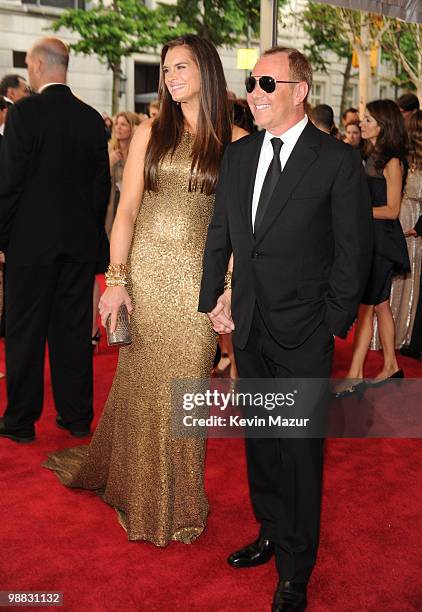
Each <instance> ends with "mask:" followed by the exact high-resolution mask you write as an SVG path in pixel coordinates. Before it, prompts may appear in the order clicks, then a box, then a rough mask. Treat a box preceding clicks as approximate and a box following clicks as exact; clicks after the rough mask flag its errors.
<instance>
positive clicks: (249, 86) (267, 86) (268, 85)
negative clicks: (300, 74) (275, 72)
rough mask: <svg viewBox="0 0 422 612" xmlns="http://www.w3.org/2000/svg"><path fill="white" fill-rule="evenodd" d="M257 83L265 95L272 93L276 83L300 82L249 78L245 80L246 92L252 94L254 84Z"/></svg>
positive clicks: (267, 77) (261, 77) (266, 77)
mask: <svg viewBox="0 0 422 612" xmlns="http://www.w3.org/2000/svg"><path fill="white" fill-rule="evenodd" d="M257 81H258V83H259V86H260V88H261V89H262V90H263V91H266V92H267V93H273V91H275V85H276V83H300V81H276V80H275V79H273V77H270V76H260V77H258V78H257V77H253V76H249V77H247V79H246V80H245V86H246V91H247V92H248V93H252V92H253V90H254V89H255V86H256V83H257Z"/></svg>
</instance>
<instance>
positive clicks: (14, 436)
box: [0, 418, 35, 444]
mask: <svg viewBox="0 0 422 612" xmlns="http://www.w3.org/2000/svg"><path fill="white" fill-rule="evenodd" d="M0 436H3V438H9V440H13V442H22V443H24V444H25V443H28V442H33V441H34V440H35V434H30V433H26V432H25V433H22V432H19V431H16V430H14V429H10V428H9V427H6V425H5V424H4V419H3V418H0Z"/></svg>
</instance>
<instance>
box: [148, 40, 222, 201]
mask: <svg viewBox="0 0 422 612" xmlns="http://www.w3.org/2000/svg"><path fill="white" fill-rule="evenodd" d="M180 45H186V46H187V47H189V50H190V52H191V54H192V58H193V60H194V62H195V63H196V65H197V66H198V69H199V74H200V80H201V87H200V104H199V115H198V121H197V126H196V135H195V141H194V144H193V149H192V165H191V175H190V181H189V191H196V190H199V191H201V192H203V193H206V194H212V193H214V191H215V186H216V183H217V179H218V173H219V170H220V163H221V158H222V156H223V153H224V148H225V146H226V145H227V144H228V143H229V142H230V141H231V124H230V112H229V104H228V99H227V85H226V79H225V77H224V72H223V66H222V64H221V60H220V58H219V56H218V53H217V50H216V48H215V47H214V45H212V44H211V43H210V42H208V41H207V40H205V39H203V38H201V37H199V36H195V35H194V34H188V35H186V36H181V37H180V38H176V39H175V40H172V41H170V42H168V43H166V44H165V45H164V47H163V49H162V51H161V74H160V86H159V98H160V114H159V116H158V117H157V118H156V119H155V121H154V122H153V124H152V128H151V137H150V140H149V144H148V148H147V152H146V156H145V171H144V172H145V177H144V178H145V189H146V190H147V191H157V190H158V165H159V163H160V161H161V160H162V159H163V158H164V156H165V155H166V154H167V153H168V152H169V151H171V152H172V153H174V151H175V150H176V148H177V146H178V145H179V143H180V141H181V138H182V135H183V132H184V129H185V125H184V118H183V113H182V111H181V108H180V104H177V103H176V102H174V101H173V99H172V97H171V95H170V93H169V91H168V89H167V87H166V86H165V83H164V74H163V64H164V59H165V57H166V54H167V52H168V50H169V49H172V48H173V47H177V46H180Z"/></svg>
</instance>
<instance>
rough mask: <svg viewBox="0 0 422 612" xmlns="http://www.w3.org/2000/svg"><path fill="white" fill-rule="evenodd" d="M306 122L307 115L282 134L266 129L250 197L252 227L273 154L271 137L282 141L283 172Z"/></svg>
mask: <svg viewBox="0 0 422 612" xmlns="http://www.w3.org/2000/svg"><path fill="white" fill-rule="evenodd" d="M307 123H308V117H307V115H305V116H304V118H303V119H301V120H300V121H298V123H295V125H293V126H292V127H291V128H289V129H288V130H287V131H286V132H284V134H271V132H268V131H266V132H265V136H264V140H263V142H262V147H261V153H260V156H259V161H258V168H257V170H256V176H255V186H254V190H253V198H252V228H254V227H255V217H256V211H257V208H258V202H259V196H260V195H261V190H262V185H263V183H264V179H265V175H266V174H267V170H268V166H269V165H270V163H271V161H272V159H273V156H274V150H273V146H272V144H271V139H272V138H274V137H275V138H280V139H281V140H282V141H283V146H282V147H281V150H280V163H281V171H282V172H283V170H284V166H285V165H286V164H287V160H288V159H289V157H290V154H291V152H292V151H293V149H294V147H295V145H296V143H297V141H298V140H299V136H300V135H301V134H302V132H303V130H304V129H305V127H306V124H307Z"/></svg>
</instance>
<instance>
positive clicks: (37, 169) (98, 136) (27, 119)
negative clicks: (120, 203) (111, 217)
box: [0, 85, 110, 265]
mask: <svg viewBox="0 0 422 612" xmlns="http://www.w3.org/2000/svg"><path fill="white" fill-rule="evenodd" d="M109 192H110V171H109V162H108V154H107V141H106V138H105V134H104V122H103V120H102V118H101V116H100V115H99V113H97V111H95V110H94V109H93V108H91V107H90V106H88V105H87V104H85V103H84V102H81V101H80V100H78V99H77V98H76V97H75V96H74V95H73V94H72V92H71V91H70V89H69V88H68V87H67V86H66V85H51V86H50V87H48V88H47V89H45V90H44V91H43V92H42V93H41V94H39V95H36V96H31V97H29V98H25V99H22V100H20V101H19V102H18V103H17V104H14V105H13V106H11V107H10V109H9V111H8V116H7V122H6V130H5V135H4V138H3V143H2V147H1V151H0V250H6V253H7V261H8V264H12V263H14V264H19V265H21V264H33V263H41V264H43V263H44V264H47V263H51V262H53V261H55V260H57V259H58V258H64V259H66V260H68V261H78V262H89V261H96V260H97V258H98V249H99V240H100V237H102V236H101V235H102V234H103V231H104V229H103V228H104V216H105V211H106V208H107V203H108V197H109Z"/></svg>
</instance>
